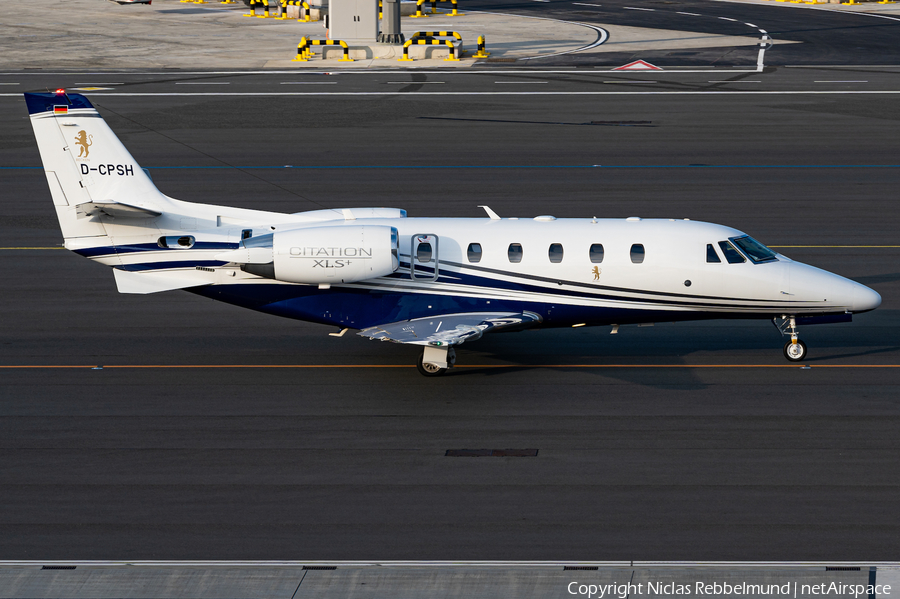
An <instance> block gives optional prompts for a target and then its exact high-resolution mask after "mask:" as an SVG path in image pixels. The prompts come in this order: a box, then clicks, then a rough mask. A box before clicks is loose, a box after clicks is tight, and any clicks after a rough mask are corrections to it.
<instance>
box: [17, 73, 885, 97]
mask: <svg viewBox="0 0 900 599" xmlns="http://www.w3.org/2000/svg"><path fill="white" fill-rule="evenodd" d="M698 72H708V71H698ZM733 72H737V71H733ZM743 72H746V73H755V72H756V71H743ZM614 83H632V82H631V81H621V82H614ZM638 83H640V82H638ZM645 83H656V81H647V82H645ZM401 93H403V94H404V95H409V96H716V95H719V96H735V97H736V96H830V95H843V96H852V95H858V96H872V95H887V96H893V95H900V89H891V90H866V91H864V90H836V89H828V90H756V91H750V90H741V89H736V90H730V91H718V90H690V91H688V90H685V91H675V90H666V91H658V92H638V91H619V92H612V91H609V92H601V91H552V92H540V91H509V92H499V91H483V92H474V91H473V92H422V91H417V92H401ZM396 94H397V92H389V91H383V92H313V91H309V92H230V93H225V92H193V93H189V92H160V93H153V92H100V93H98V94H91V96H95V97H110V98H112V97H119V98H176V97H180V98H189V97H197V98H199V97H220V98H227V97H234V98H239V97H245V98H277V97H302V96H361V97H362V96H393V95H396ZM21 96H22V94H20V93H14V94H12V93H10V94H3V93H0V98H20V97H21Z"/></svg>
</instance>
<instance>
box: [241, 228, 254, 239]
mask: <svg viewBox="0 0 900 599" xmlns="http://www.w3.org/2000/svg"><path fill="white" fill-rule="evenodd" d="M251 237H253V229H244V230H243V231H241V239H250V238H251Z"/></svg>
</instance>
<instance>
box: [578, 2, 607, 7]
mask: <svg viewBox="0 0 900 599" xmlns="http://www.w3.org/2000/svg"><path fill="white" fill-rule="evenodd" d="M572 4H574V5H575V6H603V5H602V4H587V3H585V2H573V3H572Z"/></svg>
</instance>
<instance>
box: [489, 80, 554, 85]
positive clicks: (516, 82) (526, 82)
mask: <svg viewBox="0 0 900 599" xmlns="http://www.w3.org/2000/svg"><path fill="white" fill-rule="evenodd" d="M494 83H514V84H523V85H531V84H532V83H550V82H549V81H494Z"/></svg>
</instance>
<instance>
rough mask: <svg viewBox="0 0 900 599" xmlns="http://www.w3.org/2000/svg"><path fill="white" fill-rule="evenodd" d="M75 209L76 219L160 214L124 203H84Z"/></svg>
mask: <svg viewBox="0 0 900 599" xmlns="http://www.w3.org/2000/svg"><path fill="white" fill-rule="evenodd" d="M75 208H76V214H77V215H78V218H86V217H88V216H94V215H96V214H105V215H107V216H112V217H113V218H115V217H124V218H127V217H130V218H154V217H156V216H159V215H160V214H162V213H161V212H157V211H156V210H151V209H150V208H143V207H141V206H135V205H133V204H126V203H124V202H102V201H101V202H85V203H84V204H78V206H76V207H75Z"/></svg>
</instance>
